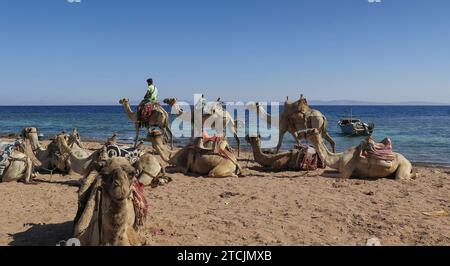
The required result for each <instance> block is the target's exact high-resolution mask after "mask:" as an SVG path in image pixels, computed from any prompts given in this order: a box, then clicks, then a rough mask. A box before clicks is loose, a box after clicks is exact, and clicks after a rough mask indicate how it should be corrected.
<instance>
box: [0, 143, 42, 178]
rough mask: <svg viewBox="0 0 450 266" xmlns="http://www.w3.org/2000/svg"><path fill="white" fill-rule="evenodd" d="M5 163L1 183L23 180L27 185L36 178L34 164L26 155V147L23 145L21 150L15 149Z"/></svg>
mask: <svg viewBox="0 0 450 266" xmlns="http://www.w3.org/2000/svg"><path fill="white" fill-rule="evenodd" d="M4 156H7V155H4ZM3 163H4V165H3V166H2V167H3V171H2V172H3V173H1V174H0V181H1V182H14V181H21V180H23V181H24V182H25V183H26V184H29V183H31V180H32V178H34V177H35V175H34V173H33V162H32V161H31V159H30V158H29V157H28V156H27V155H26V154H25V147H24V146H23V145H21V147H20V148H19V150H17V149H14V150H13V151H12V153H11V155H9V156H8V158H6V159H5V161H4V162H3Z"/></svg>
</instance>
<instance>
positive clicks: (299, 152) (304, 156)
mask: <svg viewBox="0 0 450 266" xmlns="http://www.w3.org/2000/svg"><path fill="white" fill-rule="evenodd" d="M245 139H246V141H247V142H248V143H249V144H250V145H251V146H252V150H253V156H254V158H255V161H256V162H257V163H258V164H260V165H261V166H263V167H266V168H269V169H270V170H271V171H274V172H280V171H298V170H316V169H317V168H325V165H324V164H323V163H322V162H321V160H320V158H318V156H317V153H316V151H314V149H313V148H311V147H303V148H302V149H298V148H297V149H292V150H290V151H286V152H282V153H278V154H265V153H263V152H262V150H261V138H260V137H259V136H258V137H250V136H247V137H246V138H245ZM308 155H309V156H308ZM308 159H309V160H308Z"/></svg>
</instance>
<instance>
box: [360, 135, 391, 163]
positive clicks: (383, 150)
mask: <svg viewBox="0 0 450 266" xmlns="http://www.w3.org/2000/svg"><path fill="white" fill-rule="evenodd" d="M360 149H361V156H362V157H366V158H372V159H379V160H384V161H393V160H395V154H394V152H393V151H392V141H391V140H390V139H389V138H385V139H384V140H383V141H381V142H380V143H377V142H375V140H374V139H373V138H372V137H371V136H369V137H368V138H367V139H366V140H365V141H363V142H362V143H361V147H360Z"/></svg>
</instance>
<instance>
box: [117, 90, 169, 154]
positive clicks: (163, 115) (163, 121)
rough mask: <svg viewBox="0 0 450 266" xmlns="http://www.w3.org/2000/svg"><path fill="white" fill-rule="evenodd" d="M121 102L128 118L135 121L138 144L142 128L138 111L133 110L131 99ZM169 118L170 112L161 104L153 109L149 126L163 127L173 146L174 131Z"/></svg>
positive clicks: (136, 141)
mask: <svg viewBox="0 0 450 266" xmlns="http://www.w3.org/2000/svg"><path fill="white" fill-rule="evenodd" d="M119 103H120V104H121V105H122V106H123V109H124V110H125V113H126V114H127V116H128V118H129V119H130V120H131V121H133V122H134V126H135V130H136V137H135V139H134V144H135V146H136V145H137V143H138V141H139V133H140V129H141V127H140V122H139V121H138V113H137V112H133V110H131V106H130V101H129V99H125V98H124V99H121V100H120V101H119ZM169 118H170V117H169V114H168V113H167V112H166V110H164V108H162V107H161V106H159V107H158V108H157V109H155V110H153V112H152V114H151V116H150V118H149V120H150V122H149V126H150V127H153V126H156V127H159V128H161V129H163V130H164V132H165V134H168V135H169V136H168V138H169V140H170V143H171V145H172V147H173V134H172V131H171V130H170V126H169ZM147 130H149V128H147Z"/></svg>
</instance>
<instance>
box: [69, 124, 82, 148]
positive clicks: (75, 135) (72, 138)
mask: <svg viewBox="0 0 450 266" xmlns="http://www.w3.org/2000/svg"><path fill="white" fill-rule="evenodd" d="M74 143H76V144H78V146H80V147H82V145H81V138H80V134H78V130H77V129H76V128H74V129H72V133H71V134H70V136H69V140H68V144H69V146H70V145H72V144H74Z"/></svg>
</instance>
